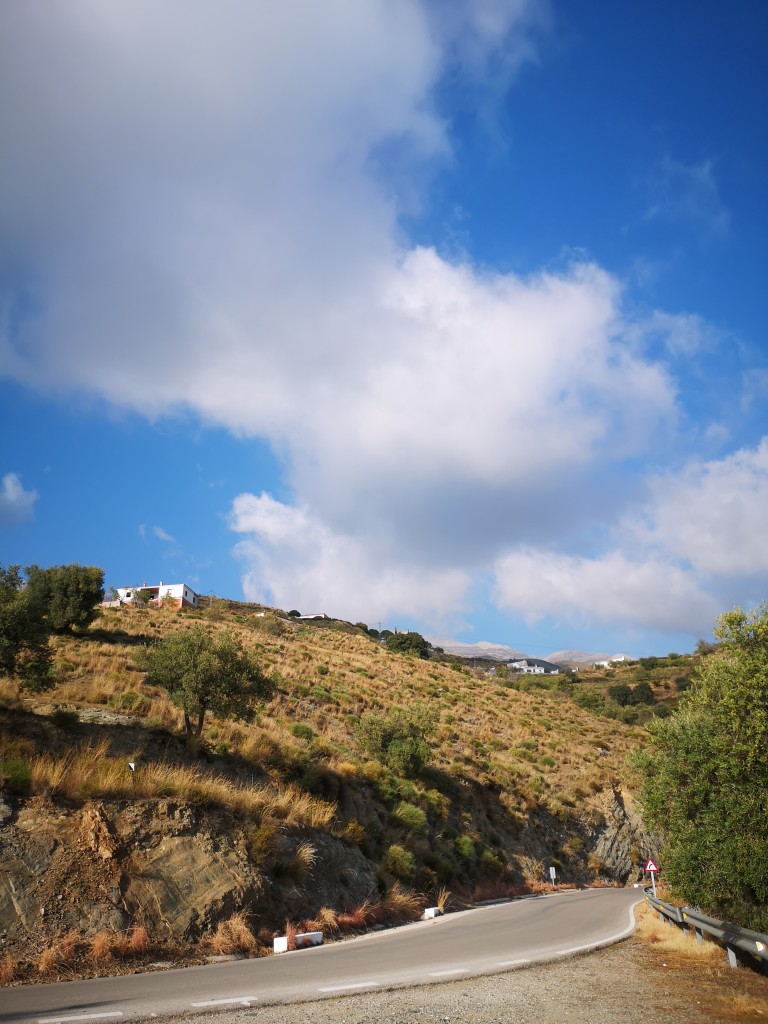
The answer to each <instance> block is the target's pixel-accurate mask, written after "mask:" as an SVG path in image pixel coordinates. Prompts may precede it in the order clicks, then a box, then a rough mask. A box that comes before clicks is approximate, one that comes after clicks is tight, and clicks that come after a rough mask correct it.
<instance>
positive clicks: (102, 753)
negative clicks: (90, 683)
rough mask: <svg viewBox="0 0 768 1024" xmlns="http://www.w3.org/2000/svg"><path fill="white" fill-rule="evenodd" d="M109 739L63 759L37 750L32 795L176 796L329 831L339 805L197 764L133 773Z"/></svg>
mask: <svg viewBox="0 0 768 1024" xmlns="http://www.w3.org/2000/svg"><path fill="white" fill-rule="evenodd" d="M108 751H109V745H108V743H107V742H106V741H103V742H101V743H97V744H88V743H86V744H83V745H81V746H79V747H76V748H75V749H73V750H71V751H70V752H69V753H68V754H66V755H64V756H63V757H55V756H53V755H51V754H38V755H37V756H35V757H34V758H32V759H31V763H30V782H31V791H32V793H51V794H55V795H57V796H60V797H64V798H66V799H69V800H83V799H90V798H100V799H105V798H119V797H123V798H125V797H130V798H132V799H153V798H158V797H174V798H177V799H180V800H184V801H186V802H189V803H196V804H201V805H203V806H213V805H218V806H223V807H229V808H230V809H232V810H234V811H236V812H237V813H239V814H243V815H250V816H254V817H259V818H262V819H263V818H270V817H271V818H275V819H278V820H280V821H282V822H284V823H285V824H286V825H288V826H290V827H302V826H306V827H310V828H318V829H327V828H328V827H329V826H330V825H331V823H332V822H333V818H334V813H335V808H334V806H333V805H332V804H329V803H327V802H325V801H322V800H319V799H317V798H316V797H313V796H312V795H311V794H309V793H306V792H304V791H302V790H300V789H299V788H298V787H297V786H281V785H267V786H244V785H237V784H235V783H233V782H230V781H229V780H227V779H225V778H221V777H216V776H211V775H201V774H200V772H199V771H198V770H197V768H195V767H191V766H190V767H180V766H177V765H169V764H165V763H163V762H150V763H148V764H144V765H142V766H141V768H140V770H137V771H136V772H134V773H131V772H130V771H128V769H127V762H126V761H125V760H124V759H122V758H114V757H110V756H109V753H108Z"/></svg>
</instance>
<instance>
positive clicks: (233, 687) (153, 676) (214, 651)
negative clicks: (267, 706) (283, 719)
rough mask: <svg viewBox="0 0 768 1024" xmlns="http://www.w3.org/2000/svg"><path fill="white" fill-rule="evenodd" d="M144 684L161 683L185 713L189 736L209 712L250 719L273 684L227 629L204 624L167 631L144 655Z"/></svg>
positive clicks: (196, 733)
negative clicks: (211, 628)
mask: <svg viewBox="0 0 768 1024" xmlns="http://www.w3.org/2000/svg"><path fill="white" fill-rule="evenodd" d="M147 663H148V668H149V672H148V675H147V682H148V683H150V684H151V685H154V686H162V687H163V689H165V690H167V691H168V694H169V696H170V698H171V700H172V701H173V702H174V704H176V705H177V706H178V707H180V708H181V709H182V710H183V712H184V729H185V732H186V734H187V737H189V738H191V737H197V736H199V735H200V734H201V732H202V730H203V722H204V720H205V715H206V713H207V712H208V711H210V712H211V713H212V714H215V715H218V716H219V717H221V718H239V719H243V720H248V719H249V718H251V717H252V715H253V711H254V705H255V704H256V702H257V701H260V700H265V699H267V698H269V697H271V696H272V693H273V692H274V683H273V682H272V680H271V679H269V678H267V677H266V676H265V675H264V674H263V672H262V671H261V669H260V667H259V665H258V662H257V661H256V658H255V657H254V655H253V654H252V653H251V652H250V651H246V650H244V649H243V647H242V644H241V643H240V641H239V640H238V639H237V637H236V636H235V635H234V634H233V633H231V632H226V633H213V632H209V631H208V630H207V629H205V628H204V627H203V626H193V627H192V628H191V629H187V630H177V631H175V632H173V633H169V634H168V635H167V636H164V637H163V638H162V639H161V640H159V641H158V642H157V644H155V646H154V647H152V648H151V649H150V650H149V651H148V653H147Z"/></svg>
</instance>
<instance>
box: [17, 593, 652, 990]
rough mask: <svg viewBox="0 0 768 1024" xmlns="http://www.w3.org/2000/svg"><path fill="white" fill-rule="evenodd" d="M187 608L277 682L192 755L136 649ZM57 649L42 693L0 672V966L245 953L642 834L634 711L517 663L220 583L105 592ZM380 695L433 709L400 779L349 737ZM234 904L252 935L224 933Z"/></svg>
mask: <svg viewBox="0 0 768 1024" xmlns="http://www.w3.org/2000/svg"><path fill="white" fill-rule="evenodd" d="M194 622H202V623H204V624H207V626H208V627H209V628H210V629H212V630H222V629H232V630H234V631H235V632H236V633H237V634H238V636H239V637H240V638H241V639H242V641H243V643H244V644H245V645H246V646H248V647H249V648H251V649H254V650H255V651H256V652H257V653H258V656H259V658H260V660H261V662H262V665H263V667H264V669H265V670H266V671H267V672H268V673H269V674H271V675H272V676H273V677H274V679H275V681H276V683H277V691H276V694H275V696H274V698H273V699H271V700H270V701H269V703H268V704H267V705H266V706H264V707H263V708H262V709H261V710H260V712H259V714H258V715H257V716H256V717H255V719H254V720H253V722H251V723H242V722H241V723H234V722H225V721H218V720H216V719H215V718H209V719H208V720H207V721H206V726H205V729H204V731H203V736H202V741H203V742H202V743H201V744H200V745H199V747H198V749H195V750H190V749H188V747H187V746H186V745H185V743H184V742H183V739H182V729H181V713H180V711H179V710H178V709H177V708H176V707H174V705H172V704H171V703H170V701H169V699H168V697H167V695H166V694H165V692H164V691H162V690H159V689H153V688H151V687H148V686H147V685H146V684H145V682H144V673H143V671H142V670H141V652H142V650H143V649H144V648H145V647H146V646H147V645H149V644H151V643H152V642H153V641H155V640H156V639H157V638H159V637H160V636H162V635H164V634H165V633H167V632H168V631H169V630H174V629H185V628H188V627H189V626H190V625H192V624H193V623H194ZM54 643H55V645H56V659H55V668H56V673H57V678H58V680H59V681H58V684H57V686H56V688H55V689H54V690H53V691H50V692H49V693H47V694H42V695H40V696H34V697H29V696H25V697H24V698H23V699H19V697H18V695H17V693H16V689H15V685H14V684H13V683H12V682H11V681H10V680H5V681H0V698H2V704H1V706H0V730H1V732H0V770H1V773H2V778H3V791H2V794H0V840H1V841H2V849H3V851H4V852H3V862H2V871H3V886H2V888H1V889H0V931H2V938H3V941H4V949H5V951H6V971H5V973H4V975H3V977H4V979H5V980H6V981H8V980H12V979H13V978H19V977H22V978H23V977H30V976H32V975H31V973H30V972H34V971H36V970H37V969H38V968H37V967H33V966H32V964H33V963H37V964H39V958H40V957H41V956H43V954H44V953H45V951H46V950H50V949H53V950H55V951H57V952H56V953H55V955H54V954H49V956H48V960H47V961H45V963H44V965H43V967H40V968H39V969H40V970H41V971H43V973H45V974H46V976H55V975H56V974H57V973H58V974H62V973H63V974H64V975H66V971H67V970H73V969H74V968H73V967H72V966H71V965H72V963H73V962H75V961H77V962H78V964H79V967H78V968H77V969H78V970H79V971H81V972H82V971H86V972H87V971H88V970H92V971H103V970H105V969H108V964H109V962H112V961H114V960H115V958H118V959H119V957H120V956H122V957H128V959H129V960H131V958H133V960H141V958H142V957H144V958H145V959H146V958H147V957H149V958H154V959H157V958H158V949H161V948H162V950H164V952H163V954H162V956H163V958H168V957H170V956H177V955H188V954H190V953H191V952H192V951H196V952H197V953H199V952H200V950H201V949H202V950H205V949H207V950H208V952H210V951H211V950H214V951H219V952H221V951H222V950H223V951H227V949H229V948H239V949H243V948H244V949H251V950H254V949H256V948H257V946H258V944H267V943H269V941H270V939H271V936H272V935H274V934H277V933H284V930H285V923H286V920H290V922H293V923H295V924H297V925H299V924H300V923H301V922H304V924H305V925H306V924H307V923H318V922H319V924H320V925H321V926H322V927H324V929H325V930H326V931H329V930H330V931H332V930H334V929H335V928H340V929H343V928H352V927H362V926H364V925H365V924H366V923H367V924H370V923H372V922H375V921H382V920H386V919H388V918H393V917H397V916H398V915H399V916H408V915H412V914H413V913H414V912H417V911H418V906H419V901H418V900H417V901H414V900H410V901H409V899H408V896H407V891H408V890H412V891H415V892H417V893H423V894H426V896H425V898H428V899H429V900H431V901H434V900H435V899H438V898H440V893H441V890H444V889H446V888H447V889H449V890H450V891H451V892H452V893H453V894H454V897H453V898H454V899H459V898H470V897H474V898H477V897H482V896H488V895H495V894H500V893H503V892H510V891H513V890H517V891H520V889H522V888H525V887H533V888H540V887H541V886H542V885H543V884H544V883H545V881H546V880H548V869H549V867H550V865H552V866H554V867H555V868H556V870H557V873H558V881H562V882H568V883H576V884H589V883H592V882H595V881H600V882H624V881H626V880H627V878H628V877H634V876H635V875H636V874H637V872H638V866H639V865H640V864H641V862H642V860H643V859H644V857H645V856H646V855H647V854H648V852H649V851H651V844H650V842H649V840H648V838H647V837H646V836H645V835H644V833H643V829H642V825H641V822H640V821H639V819H638V817H637V815H636V814H635V812H634V803H633V799H632V794H631V791H630V790H629V789H628V787H627V783H626V780H624V778H623V764H624V761H625V757H626V755H627V753H628V752H629V750H630V749H632V748H633V747H635V746H637V745H638V744H639V743H641V742H642V736H643V730H642V728H640V727H638V726H632V725H627V724H626V723H624V722H622V721H618V720H614V719H610V718H607V717H604V716H602V717H601V716H597V715H595V714H593V713H592V712H591V711H590V710H589V709H588V708H585V707H580V706H578V704H576V703H575V702H574V701H573V700H572V699H571V697H570V696H569V695H568V694H566V693H563V692H560V691H558V690H556V689H553V690H547V689H541V688H538V687H537V685H536V683H535V682H534V681H533V680H530V679H529V680H522V681H521V680H519V679H516V680H512V679H504V678H500V677H498V678H497V677H496V676H494V675H489V674H487V673H486V672H485V671H481V670H478V671H475V672H473V671H472V670H470V669H469V668H466V667H462V666H461V665H460V664H459V663H455V662H454V663H447V662H444V661H440V662H437V661H432V660H422V659H419V658H412V657H406V656H403V655H401V654H395V653H392V652H388V651H387V650H385V649H384V647H382V646H381V645H380V644H379V643H377V642H376V641H374V640H372V639H371V638H370V637H369V636H367V635H366V634H365V633H364V632H363V631H362V630H361V629H358V628H356V627H354V626H351V625H350V624H348V623H338V622H334V621H332V620H331V621H323V622H320V623H317V624H297V623H294V622H292V621H286V620H285V619H284V618H282V617H281V616H279V615H277V614H275V613H273V612H272V611H270V610H265V609H261V608H258V607H256V606H253V605H247V604H242V603H237V602H226V601H217V602H215V603H214V604H213V606H212V607H210V608H208V609H205V610H204V611H200V612H184V613H180V612H176V611H171V610H167V609H157V610H155V609H147V608H133V609H130V608H123V609H116V610H112V609H109V610H103V611H102V612H101V614H100V617H99V619H98V620H97V621H96V622H95V623H94V624H93V625H92V626H91V627H90V628H89V629H88V631H87V632H86V633H85V634H84V635H82V636H79V637H78V636H73V637H69V636H66V637H57V638H56V639H55V640H54ZM517 687H520V688H517ZM398 708H399V709H401V718H403V719H405V720H408V721H410V720H414V721H416V720H418V721H422V722H429V721H430V720H431V722H432V729H431V731H429V730H428V732H427V738H428V742H429V745H430V760H429V763H428V765H427V766H426V767H424V768H422V769H421V770H420V771H418V772H415V773H412V777H405V776H403V775H402V774H398V772H397V771H396V770H393V768H392V767H391V766H390V765H389V764H387V763H384V762H385V761H386V759H382V758H377V757H375V756H372V755H371V753H370V752H366V750H365V749H364V746H365V744H364V743H363V740H362V738H361V726H360V722H361V717H362V719H363V722H364V723H365V722H368V723H369V724H370V722H372V721H376V720H377V718H378V719H380V718H382V717H386V716H388V715H389V714H390V713H391V712H392V711H393V710H394V709H398ZM369 751H370V748H369ZM129 761H130V762H132V763H133V764H134V766H135V770H134V771H132V770H131V769H130V768H129V765H128V762H129ZM421 902H423V900H422V901H421ZM236 914H239V915H241V917H240V918H239V919H238V920H239V921H240V924H241V925H243V927H245V925H247V928H245V931H244V932H243V933H242V934H246V933H247V935H249V936H251V938H250V939H248V938H245V939H242V941H239V942H238V940H236V939H232V938H231V934H230V933H231V932H232V928H234V925H230V926H228V927H229V928H230V931H229V933H228V932H227V928H226V927H225V925H224V922H227V921H229V920H230V919H232V915H236ZM228 934H230V940H227V935H228ZM99 936H101V939H99ZM110 936H111V938H110ZM120 936H122V939H120V938H119V937H120ZM127 936H128V937H129V938H127ZM137 936H138V938H137ZM254 936H255V938H254ZM129 939H130V940H129ZM99 941H100V942H101V947H99V948H103V950H104V951H106V952H105V953H104V955H103V956H102V957H101V959H99V956H98V955H97V954H96V953H94V952H93V949H94V943H96V944H98V942H99ZM201 941H202V943H203V945H202V946H201V945H200V943H201ZM227 941H229V946H228V945H227ZM206 942H207V943H208V944H207V946H206V945H205V943H206ZM67 943H69V946H67ZM121 943H122V945H121ZM131 943H132V945H131ZM67 949H69V950H70V952H71V954H72V955H71V956H68V955H67V952H66V950H67ZM75 950H77V951H78V952H77V956H75V953H74V952H72V951H75ZM117 951H121V952H119V954H118V952H117ZM78 957H79V959H78ZM84 957H85V960H86V961H87V963H86V962H85V961H84V960H83V958H84ZM89 957H90V959H88V958H89ZM110 958H111V960H110ZM133 960H132V961H131V962H133ZM67 965H69V966H67Z"/></svg>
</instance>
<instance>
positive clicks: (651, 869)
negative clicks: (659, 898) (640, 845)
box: [645, 857, 659, 899]
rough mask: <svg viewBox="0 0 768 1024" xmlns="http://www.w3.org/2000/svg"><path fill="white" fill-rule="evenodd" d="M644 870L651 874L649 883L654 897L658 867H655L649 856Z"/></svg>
mask: <svg viewBox="0 0 768 1024" xmlns="http://www.w3.org/2000/svg"><path fill="white" fill-rule="evenodd" d="M645 870H646V871H647V872H648V874H649V875H650V876H651V885H652V886H653V898H654V899H656V872H657V871H658V870H659V869H658V868H657V867H656V865H655V864H654V863H653V861H652V860H651V858H650V857H649V858H648V861H647V863H646V865H645Z"/></svg>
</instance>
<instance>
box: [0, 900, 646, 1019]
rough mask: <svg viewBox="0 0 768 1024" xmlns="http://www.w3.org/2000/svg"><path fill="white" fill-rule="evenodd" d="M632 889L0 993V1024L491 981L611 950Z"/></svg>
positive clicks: (134, 1015)
mask: <svg viewBox="0 0 768 1024" xmlns="http://www.w3.org/2000/svg"><path fill="white" fill-rule="evenodd" d="M640 901H641V891H640V890H637V889H634V890H633V889H590V890H587V891H586V892H569V893H560V894H557V895H553V896H548V897H540V898H536V899H529V900H520V901H516V902H513V903H504V904H499V905H497V906H492V907H482V908H478V909H475V910H468V911H464V912H463V913H459V914H450V915H448V916H447V917H442V918H438V919H437V920H435V921H423V922H419V923H418V924H414V925H409V926H407V927H405V928H398V929H394V930H391V931H386V932H379V933H376V934H373V935H368V936H366V937H365V938H363V939H359V940H354V941H349V942H340V943H334V944H331V945H328V946H320V947H317V948H315V949H308V950H303V951H301V952H297V953H286V954H283V955H281V956H274V957H268V958H265V959H261V960H238V961H234V962H228V963H221V964H210V965H207V966H205V967H189V968H186V969H184V970H173V971H162V972H158V973H153V974H134V975H129V976H127V977H119V978H98V979H93V980H90V981H70V982H64V983H59V984H54V985H35V986H25V987H22V988H15V989H4V990H0V1024H6V1022H11V1021H12V1022H14V1024H16V1022H19V1024H67V1022H70V1021H71V1022H73V1024H74V1022H78V1024H79V1022H89V1021H94V1022H96V1024H100V1022H104V1024H110V1022H116V1024H121V1022H123V1021H125V1022H128V1021H135V1020H143V1019H151V1018H158V1017H164V1016H176V1015H182V1014H192V1013H195V1012H201V1011H204V1010H208V1011H211V1010H216V1009H222V1010H223V1009H233V1008H235V1007H238V1006H256V1005H262V1006H263V1005H270V1004H274V1003H296V1002H305V1001H310V1000H315V999H322V998H324V997H328V996H332V995H338V994H340V993H345V992H359V991H364V990H375V989H378V988H393V987H400V986H406V985H421V984H434V983H435V982H438V981H440V980H450V979H454V978H461V977H469V976H472V975H478V974H492V973H497V972H499V971H504V970H509V969H511V968H513V967H519V966H522V965H524V964H528V963H534V962H536V961H541V960H551V959H554V958H557V957H561V956H569V955H572V954H574V953H580V952H583V951H585V950H589V949H595V948H597V947H599V946H604V945H608V944H610V943H612V942H617V941H618V940H619V939H622V938H625V937H626V936H627V935H629V934H630V933H631V932H632V930H633V927H634V918H633V914H632V908H633V906H634V905H635V904H637V903H639V902H640Z"/></svg>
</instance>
